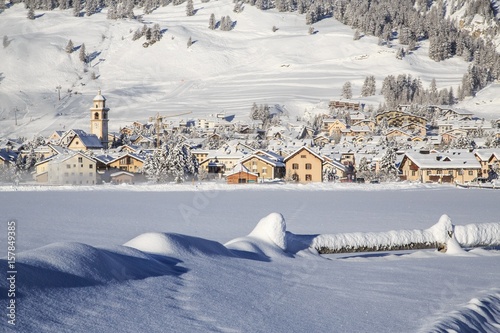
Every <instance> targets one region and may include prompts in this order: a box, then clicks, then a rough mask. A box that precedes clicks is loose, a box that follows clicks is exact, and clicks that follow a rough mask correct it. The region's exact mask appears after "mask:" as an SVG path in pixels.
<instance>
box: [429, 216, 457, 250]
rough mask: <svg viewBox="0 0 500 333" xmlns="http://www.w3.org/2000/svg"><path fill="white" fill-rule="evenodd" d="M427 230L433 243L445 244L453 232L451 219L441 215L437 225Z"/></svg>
mask: <svg viewBox="0 0 500 333" xmlns="http://www.w3.org/2000/svg"><path fill="white" fill-rule="evenodd" d="M427 230H428V231H429V232H430V233H431V234H432V236H433V238H434V241H436V242H438V243H441V244H446V243H447V242H448V239H450V235H451V234H452V233H453V231H454V230H453V224H452V223H451V219H450V217H449V216H448V215H446V214H443V215H441V218H439V221H438V223H436V224H434V225H433V226H432V227H430V228H429V229H427Z"/></svg>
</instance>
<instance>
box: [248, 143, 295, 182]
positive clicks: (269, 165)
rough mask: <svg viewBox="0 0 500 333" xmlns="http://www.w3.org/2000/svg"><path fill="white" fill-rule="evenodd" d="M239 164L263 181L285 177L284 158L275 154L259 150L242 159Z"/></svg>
mask: <svg viewBox="0 0 500 333" xmlns="http://www.w3.org/2000/svg"><path fill="white" fill-rule="evenodd" d="M239 163H240V164H241V165H243V166H244V167H245V168H247V169H248V170H250V171H251V172H253V173H255V174H257V175H258V176H259V178H261V179H263V180H264V179H265V180H272V179H277V178H284V177H285V173H286V169H285V163H284V162H283V157H281V156H280V155H278V154H275V153H273V152H269V151H262V150H257V151H255V152H254V153H253V154H251V155H249V156H247V157H244V158H243V159H241V160H240V162H239Z"/></svg>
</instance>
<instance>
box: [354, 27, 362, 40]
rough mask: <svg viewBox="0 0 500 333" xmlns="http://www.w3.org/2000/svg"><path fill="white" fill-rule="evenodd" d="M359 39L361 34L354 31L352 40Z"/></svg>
mask: <svg viewBox="0 0 500 333" xmlns="http://www.w3.org/2000/svg"><path fill="white" fill-rule="evenodd" d="M360 38H361V33H360V32H359V30H358V29H356V31H354V36H353V37H352V39H353V40H359V39H360Z"/></svg>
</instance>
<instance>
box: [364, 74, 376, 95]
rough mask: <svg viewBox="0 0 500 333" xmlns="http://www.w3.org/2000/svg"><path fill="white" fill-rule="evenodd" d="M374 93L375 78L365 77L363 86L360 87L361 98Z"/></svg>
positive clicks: (371, 76)
mask: <svg viewBox="0 0 500 333" xmlns="http://www.w3.org/2000/svg"><path fill="white" fill-rule="evenodd" d="M375 92H376V84H375V76H373V75H369V76H367V77H365V81H364V82H363V86H362V87H361V96H363V97H368V96H373V95H375Z"/></svg>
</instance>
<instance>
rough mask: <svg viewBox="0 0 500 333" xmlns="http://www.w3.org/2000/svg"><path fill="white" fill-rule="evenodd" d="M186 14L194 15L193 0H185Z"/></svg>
mask: <svg viewBox="0 0 500 333" xmlns="http://www.w3.org/2000/svg"><path fill="white" fill-rule="evenodd" d="M186 15H187V16H193V15H194V5H193V0H187V3H186Z"/></svg>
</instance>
